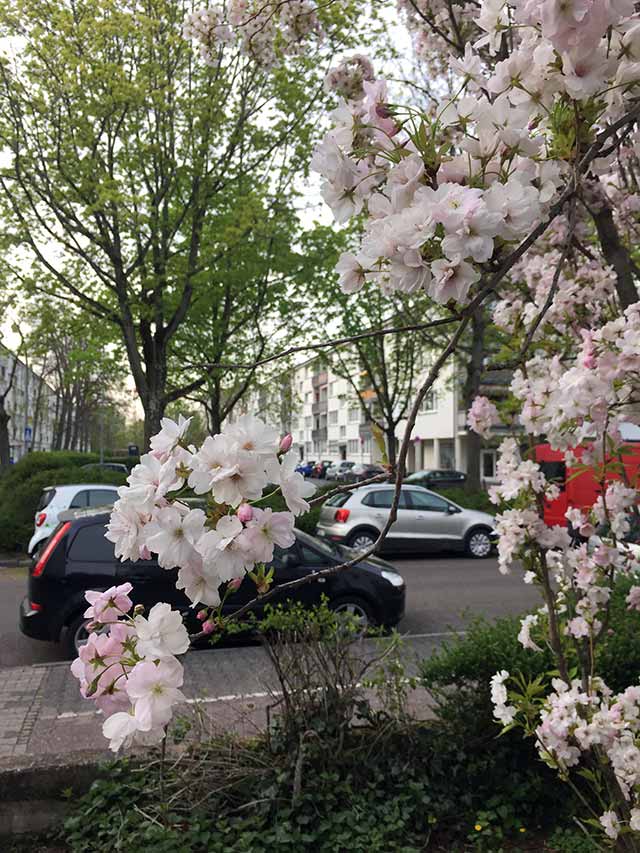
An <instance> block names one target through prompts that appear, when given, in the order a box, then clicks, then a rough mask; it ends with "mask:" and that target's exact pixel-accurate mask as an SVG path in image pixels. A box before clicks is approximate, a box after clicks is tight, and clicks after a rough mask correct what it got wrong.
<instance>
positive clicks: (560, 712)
mask: <svg viewBox="0 0 640 853" xmlns="http://www.w3.org/2000/svg"><path fill="white" fill-rule="evenodd" d="M553 687H554V692H552V693H551V694H550V695H549V696H548V697H547V700H546V702H545V706H544V708H543V709H542V711H541V713H540V725H539V726H538V727H537V729H536V737H537V743H538V751H539V753H540V757H541V758H542V759H543V761H545V762H546V763H547V764H549V765H550V766H552V767H558V768H560V769H562V770H566V769H567V768H570V767H574V766H576V765H578V764H579V762H580V759H581V757H582V756H583V754H584V753H587V752H588V751H589V750H591V749H592V748H593V747H598V748H599V749H600V750H602V752H603V753H604V754H605V755H606V756H607V758H608V759H609V763H610V766H611V768H612V770H613V773H614V775H615V777H616V780H617V782H618V785H619V787H620V790H621V792H622V794H623V796H624V798H625V800H626V801H627V804H628V807H629V821H628V826H629V828H630V829H631V830H635V831H640V686H631V687H628V688H627V689H626V690H624V691H623V692H622V693H619V694H617V695H614V694H613V693H612V691H611V690H609V688H608V687H607V686H606V685H605V684H604V683H603V682H602V681H601V680H600V679H592V680H591V681H590V683H589V689H588V690H585V689H584V687H583V685H582V683H581V682H580V681H579V680H577V679H576V680H574V681H572V682H571V684H570V685H568V684H566V683H565V682H564V681H562V680H561V679H554V680H553ZM600 823H601V824H602V827H603V829H604V832H605V834H606V835H607V836H608V837H609V838H612V839H615V838H617V837H618V835H619V833H620V831H621V829H622V827H623V826H624V824H625V819H624V818H623V816H622V815H621V814H619V813H617V811H616V809H615V807H614V808H611V809H608V810H607V811H605V812H604V813H603V814H602V816H601V817H600Z"/></svg>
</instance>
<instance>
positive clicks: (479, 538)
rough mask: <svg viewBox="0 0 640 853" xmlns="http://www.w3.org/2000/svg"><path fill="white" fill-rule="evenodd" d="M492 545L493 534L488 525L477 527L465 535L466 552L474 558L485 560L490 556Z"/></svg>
mask: <svg viewBox="0 0 640 853" xmlns="http://www.w3.org/2000/svg"><path fill="white" fill-rule="evenodd" d="M492 547H493V545H492V543H491V536H490V534H489V531H488V530H487V528H486V527H476V528H474V529H473V530H470V531H469V532H468V533H467V535H466V536H465V540H464V550H465V554H466V555H467V556H468V557H471V558H473V559H474V560H483V559H484V558H485V557H488V556H489V555H490V554H491V549H492Z"/></svg>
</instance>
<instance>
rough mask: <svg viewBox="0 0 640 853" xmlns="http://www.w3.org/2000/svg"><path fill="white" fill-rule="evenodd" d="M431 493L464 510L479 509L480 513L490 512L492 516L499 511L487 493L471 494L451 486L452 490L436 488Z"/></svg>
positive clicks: (443, 487) (444, 487)
mask: <svg viewBox="0 0 640 853" xmlns="http://www.w3.org/2000/svg"><path fill="white" fill-rule="evenodd" d="M431 491H433V492H437V493H438V494H439V495H442V497H443V498H449V500H451V501H453V502H454V503H456V504H459V505H460V506H461V507H463V508H464V509H477V510H480V512H488V513H490V514H491V515H495V513H496V511H497V507H496V505H495V504H492V503H491V501H490V500H489V495H488V494H487V492H483V491H480V492H471V491H467V490H466V489H464V488H461V487H460V486H451V487H450V488H447V487H446V486H442V487H437V486H436V487H433V488H432V489H431Z"/></svg>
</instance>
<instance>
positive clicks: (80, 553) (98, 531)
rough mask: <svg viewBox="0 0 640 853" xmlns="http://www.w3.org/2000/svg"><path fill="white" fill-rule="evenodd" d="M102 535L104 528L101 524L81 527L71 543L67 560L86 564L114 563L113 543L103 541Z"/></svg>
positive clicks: (106, 540)
mask: <svg viewBox="0 0 640 853" xmlns="http://www.w3.org/2000/svg"><path fill="white" fill-rule="evenodd" d="M104 534H105V526H104V525H103V524H91V525H88V526H86V527H81V528H80V530H78V532H77V533H76V535H75V538H74V540H73V542H72V543H71V548H70V549H69V559H70V560H78V561H81V562H83V561H84V562H88V563H113V562H115V554H114V545H113V542H109V540H108V539H105V538H104Z"/></svg>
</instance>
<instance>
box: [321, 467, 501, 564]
mask: <svg viewBox="0 0 640 853" xmlns="http://www.w3.org/2000/svg"><path fill="white" fill-rule="evenodd" d="M393 495H394V487H393V485H391V484H387V483H384V484H382V485H377V484H376V485H371V486H362V487H361V488H359V489H355V490H354V491H352V492H342V493H340V494H337V495H334V496H333V497H331V498H329V500H327V501H326V503H325V504H324V506H323V507H322V509H321V511H320V518H319V520H318V526H317V533H318V536H321V537H323V538H324V539H326V540H330V541H332V542H338V543H344V544H345V545H348V546H349V547H351V548H356V549H358V550H364V549H366V548H370V547H371V546H372V545H373V543H374V542H375V541H376V539H377V538H378V536H379V535H380V532H381V530H382V529H383V527H384V525H385V523H386V521H387V519H388V517H389V510H390V508H391V503H392V501H393ZM496 542H497V534H496V531H495V528H494V519H493V516H491V515H489V514H488V513H486V512H478V511H477V510H471V509H463V507H461V506H458V504H455V503H454V502H453V501H450V500H448V499H445V498H443V497H442V495H436V494H435V493H434V492H430V491H428V490H427V489H425V488H424V487H423V486H402V489H401V492H400V504H399V506H398V518H397V521H395V522H394V523H393V525H392V527H391V529H390V531H389V533H388V534H387V537H386V539H385V540H384V542H383V544H382V547H381V549H380V550H381V551H383V552H385V553H386V552H391V551H416V552H422V551H435V550H444V549H447V550H455V551H464V552H466V553H467V554H468V555H469V556H470V557H487V556H488V555H489V554H490V553H491V549H492V547H493V545H494V544H495V543H496Z"/></svg>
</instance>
